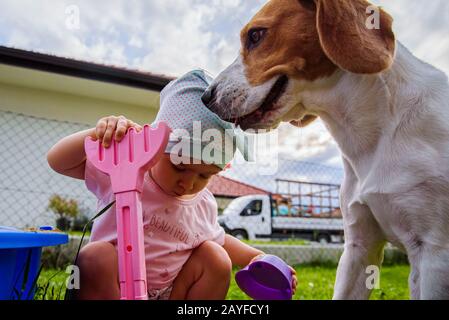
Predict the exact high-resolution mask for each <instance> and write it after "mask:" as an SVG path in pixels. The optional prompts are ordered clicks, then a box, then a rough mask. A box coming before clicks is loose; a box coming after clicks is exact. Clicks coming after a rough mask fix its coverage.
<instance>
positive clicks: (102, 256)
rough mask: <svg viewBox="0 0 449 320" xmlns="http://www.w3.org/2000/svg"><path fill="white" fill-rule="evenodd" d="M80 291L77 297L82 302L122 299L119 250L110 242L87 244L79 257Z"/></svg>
mask: <svg viewBox="0 0 449 320" xmlns="http://www.w3.org/2000/svg"><path fill="white" fill-rule="evenodd" d="M77 265H78V267H79V269H80V289H79V290H76V291H77V292H76V294H75V297H76V299H80V300H110V299H120V288H119V284H118V258H117V250H116V249H115V247H114V246H113V245H112V244H111V243H109V242H103V241H98V242H92V243H89V244H87V245H86V246H85V247H84V248H83V249H82V250H81V251H80V254H79V256H78V261H77Z"/></svg>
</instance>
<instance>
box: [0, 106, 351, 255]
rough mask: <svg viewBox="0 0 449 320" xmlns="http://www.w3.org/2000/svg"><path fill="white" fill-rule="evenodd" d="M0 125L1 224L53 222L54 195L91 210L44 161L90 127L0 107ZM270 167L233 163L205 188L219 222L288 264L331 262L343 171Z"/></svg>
mask: <svg viewBox="0 0 449 320" xmlns="http://www.w3.org/2000/svg"><path fill="white" fill-rule="evenodd" d="M0 127H1V128H2V134H1V136H0V149H1V150H0V175H1V176H0V183H1V184H0V195H1V196H0V199H1V201H0V225H2V226H14V227H18V228H25V227H36V226H41V225H53V226H54V225H55V221H56V218H57V217H56V215H55V214H54V213H53V212H51V211H50V210H49V209H48V205H49V200H50V198H51V197H52V196H53V195H55V194H58V195H60V196H62V197H64V198H66V199H74V200H76V201H77V203H78V205H79V208H80V215H82V216H85V217H91V216H92V215H93V214H94V213H95V212H96V209H97V205H96V199H95V197H94V196H93V195H92V194H91V193H90V192H89V191H88V190H87V188H86V187H85V185H84V181H81V180H76V179H72V178H69V177H65V176H62V175H60V174H57V173H55V172H53V171H52V170H51V169H50V167H49V166H48V164H47V160H46V154H47V152H48V150H49V149H50V148H51V146H52V145H54V144H55V143H56V142H57V141H58V140H59V139H61V138H63V137H65V136H67V135H69V134H72V133H74V132H77V131H80V130H84V129H86V128H88V127H89V126H88V125H86V124H80V123H71V122H63V121H55V120H48V119H42V118H36V117H31V116H26V115H22V114H16V113H12V112H5V111H0ZM276 165H277V168H276V170H273V172H272V173H271V174H259V171H258V169H260V168H259V167H258V166H259V165H258V164H257V163H256V164H251V163H242V164H238V165H234V166H232V168H231V169H228V170H226V171H225V172H224V173H223V174H222V175H221V178H222V179H221V180H218V181H215V182H213V183H212V185H210V186H209V187H210V189H211V191H212V192H213V193H214V195H215V197H216V199H217V202H218V204H219V211H220V215H219V217H218V221H219V223H220V224H221V225H222V226H223V228H224V229H225V231H226V232H228V233H230V234H232V235H234V236H235V237H237V238H240V239H242V240H243V241H246V242H247V243H249V244H251V245H253V246H255V247H258V248H260V249H262V250H264V251H265V252H269V253H273V254H278V255H279V256H281V257H283V258H284V259H286V260H287V261H289V262H291V263H305V262H315V261H334V262H337V261H338V259H339V256H340V255H341V252H342V243H343V241H344V237H343V224H342V219H341V213H340V209H339V202H338V193H339V186H340V183H341V181H342V179H343V171H342V169H340V168H334V167H327V166H323V165H319V164H316V163H308V162H300V161H294V160H289V159H285V158H279V159H278V162H277V164H276ZM217 186H218V187H219V188H218V189H217ZM214 190H215V192H214ZM217 190H218V191H217ZM71 247H76V246H71ZM69 256H70V255H69Z"/></svg>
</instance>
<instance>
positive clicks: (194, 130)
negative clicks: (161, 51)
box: [153, 70, 253, 169]
mask: <svg viewBox="0 0 449 320" xmlns="http://www.w3.org/2000/svg"><path fill="white" fill-rule="evenodd" d="M212 80H213V79H212V78H211V77H210V76H209V75H207V74H206V73H205V72H204V71H203V70H193V71H190V72H188V73H186V74H184V75H183V76H181V77H180V78H178V79H176V80H173V81H171V82H170V83H169V84H168V85H167V86H166V87H165V88H164V89H163V90H162V91H161V102H160V109H159V112H158V114H157V117H156V120H155V122H154V123H153V125H155V124H157V123H158V122H160V121H164V122H166V123H167V125H168V126H169V127H170V128H171V129H172V133H171V134H170V139H169V143H168V145H167V147H166V149H165V152H166V153H170V154H171V155H172V156H173V155H177V156H180V157H182V158H184V159H185V158H189V159H194V162H193V163H201V162H200V161H203V162H205V163H208V164H215V165H216V166H218V167H220V168H221V169H223V168H224V167H225V166H226V165H227V164H228V163H229V162H230V161H231V160H232V159H233V157H234V153H235V151H236V149H239V151H240V152H241V153H242V155H243V157H244V158H245V160H247V161H249V160H250V158H251V157H252V154H253V153H252V152H250V150H249V146H250V141H249V140H250V137H249V136H248V135H246V134H245V133H244V132H243V131H242V130H241V129H237V128H235V126H234V125H233V124H232V123H229V122H226V121H223V120H222V119H220V117H218V116H217V115H216V114H215V113H213V112H212V111H210V110H209V109H208V108H207V107H206V106H205V105H204V104H203V102H202V100H201V96H202V95H203V93H204V92H205V91H206V89H207V87H208V86H209V84H210V83H211V82H212ZM172 160H173V157H172ZM195 160H196V162H195Z"/></svg>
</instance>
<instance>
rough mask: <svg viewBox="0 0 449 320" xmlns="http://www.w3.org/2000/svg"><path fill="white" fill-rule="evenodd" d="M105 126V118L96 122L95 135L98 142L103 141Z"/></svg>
mask: <svg viewBox="0 0 449 320" xmlns="http://www.w3.org/2000/svg"><path fill="white" fill-rule="evenodd" d="M107 125H108V120H107V118H101V119H100V120H98V122H97V125H96V126H95V135H96V136H97V139H100V140H102V139H103V136H104V132H105V131H106V126H107Z"/></svg>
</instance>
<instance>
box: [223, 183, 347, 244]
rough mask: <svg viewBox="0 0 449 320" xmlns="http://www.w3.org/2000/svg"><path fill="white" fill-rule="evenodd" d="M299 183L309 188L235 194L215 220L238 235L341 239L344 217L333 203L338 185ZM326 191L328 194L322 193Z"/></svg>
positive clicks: (258, 237) (246, 236)
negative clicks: (306, 189) (293, 190)
mask: <svg viewBox="0 0 449 320" xmlns="http://www.w3.org/2000/svg"><path fill="white" fill-rule="evenodd" d="M279 181H280V182H284V181H288V180H279ZM288 182H289V183H290V184H291V182H290V181H288ZM295 183H300V182H295ZM301 184H305V185H306V186H307V188H308V191H309V192H307V193H305V192H303V193H296V194H295V193H276V194H260V195H246V196H242V197H238V198H236V199H234V200H232V201H231V202H230V204H229V205H228V206H227V207H226V209H225V210H224V211H223V214H222V215H220V216H219V217H218V223H219V224H220V225H221V226H222V227H223V228H224V229H225V231H226V232H227V233H229V234H231V235H233V236H234V237H236V238H239V239H249V240H255V239H263V238H265V239H267V238H268V239H270V238H271V239H291V238H300V239H306V240H310V241H315V242H320V243H322V244H324V243H332V242H335V243H342V242H343V241H344V238H343V220H342V218H341V212H340V208H339V207H338V205H337V204H335V203H334V199H335V198H337V197H336V196H335V191H337V192H338V188H339V186H338V185H324V184H317V183H316V184H313V183H309V182H301ZM317 188H318V189H317ZM316 189H317V190H318V191H315V190H316ZM325 192H328V193H329V194H326V195H325V196H324V195H323V194H324V193H325ZM331 192H332V194H331Z"/></svg>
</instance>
